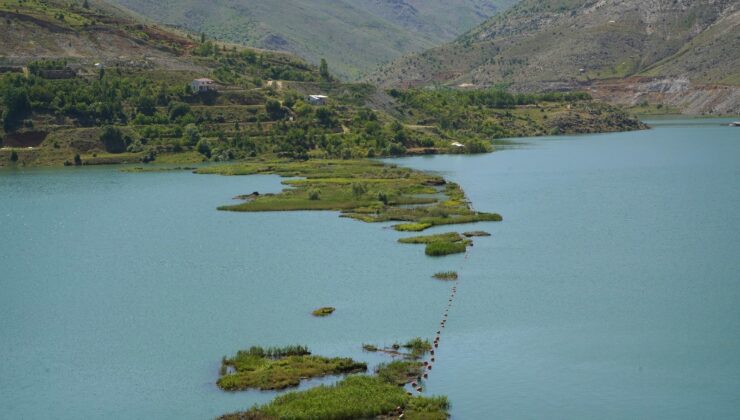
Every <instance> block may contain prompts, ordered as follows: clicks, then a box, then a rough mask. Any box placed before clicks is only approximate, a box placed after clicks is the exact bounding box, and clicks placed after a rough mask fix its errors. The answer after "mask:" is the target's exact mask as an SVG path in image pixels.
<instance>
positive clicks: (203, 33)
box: [200, 32, 206, 44]
mask: <svg viewBox="0 0 740 420" xmlns="http://www.w3.org/2000/svg"><path fill="white" fill-rule="evenodd" d="M205 42H206V33H205V32H201V33H200V43H201V44H203V43H205Z"/></svg>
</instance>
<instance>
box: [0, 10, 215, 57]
mask: <svg viewBox="0 0 740 420" xmlns="http://www.w3.org/2000/svg"><path fill="white" fill-rule="evenodd" d="M0 17H1V18H2V20H1V21H0V25H2V27H3V28H2V29H1V30H0V44H1V45H2V47H0V66H6V67H8V66H11V67H12V66H15V65H24V64H26V63H28V62H31V61H36V60H43V59H55V58H65V59H66V60H67V61H68V62H69V63H70V64H71V65H73V66H88V67H90V68H91V69H92V67H91V66H92V64H94V63H97V62H103V63H106V64H108V65H113V64H125V65H127V66H136V67H141V68H154V67H161V68H167V69H172V70H193V71H199V70H202V66H198V65H196V64H194V63H193V62H192V61H191V60H188V59H184V58H183V57H184V56H186V55H187V53H188V52H189V51H190V50H191V49H192V48H193V47H194V45H195V44H194V42H193V40H191V39H189V38H187V37H186V36H184V35H181V34H178V33H175V32H173V31H171V30H163V29H161V28H158V27H156V26H154V25H144V24H142V23H141V22H140V21H138V20H135V19H134V18H133V17H132V16H131V15H129V14H128V13H127V12H125V11H123V10H121V9H118V8H116V7H113V6H111V5H110V4H108V3H104V2H100V1H96V0H88V1H87V2H83V1H79V2H76V1H61V0H49V1H37V0H26V1H23V2H18V1H17V0H0ZM92 70H94V69H92Z"/></svg>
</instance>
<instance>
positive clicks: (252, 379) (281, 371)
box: [217, 346, 367, 391]
mask: <svg viewBox="0 0 740 420" xmlns="http://www.w3.org/2000/svg"><path fill="white" fill-rule="evenodd" d="M366 370H367V364H365V363H362V362H356V361H354V360H352V359H349V358H326V357H321V356H312V355H311V354H310V352H309V351H308V349H307V348H306V347H304V346H289V347H284V348H268V349H263V348H261V347H252V348H250V349H249V350H246V351H239V352H237V354H236V356H234V357H232V358H226V357H224V358H223V360H222V361H221V377H220V378H219V379H218V382H217V384H218V386H219V387H220V388H221V389H224V390H227V391H238V390H245V389H259V390H270V389H284V388H289V387H294V386H298V384H300V382H301V380H303V379H307V378H315V377H320V376H327V375H339V374H347V373H356V372H364V371H366Z"/></svg>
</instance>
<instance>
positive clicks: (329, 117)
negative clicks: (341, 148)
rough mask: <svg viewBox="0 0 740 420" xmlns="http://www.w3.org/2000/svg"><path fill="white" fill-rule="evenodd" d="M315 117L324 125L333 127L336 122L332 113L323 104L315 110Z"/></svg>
mask: <svg viewBox="0 0 740 420" xmlns="http://www.w3.org/2000/svg"><path fill="white" fill-rule="evenodd" d="M316 118H317V119H318V120H319V124H321V125H322V126H324V127H334V126H335V124H336V120H335V118H334V113H333V112H331V110H329V109H328V108H326V107H323V106H322V107H321V108H318V109H317V110H316Z"/></svg>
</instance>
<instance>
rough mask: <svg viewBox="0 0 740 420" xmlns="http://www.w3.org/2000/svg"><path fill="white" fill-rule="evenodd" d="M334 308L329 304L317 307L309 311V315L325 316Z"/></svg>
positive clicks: (332, 311) (331, 312)
mask: <svg viewBox="0 0 740 420" xmlns="http://www.w3.org/2000/svg"><path fill="white" fill-rule="evenodd" d="M335 310H336V308H332V307H331V306H324V307H323V308H319V309H316V310H315V311H313V312H311V315H313V316H316V317H325V316H329V315H331V314H333V313H334V311H335Z"/></svg>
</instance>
